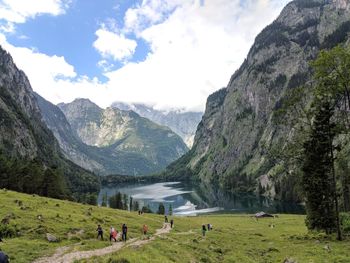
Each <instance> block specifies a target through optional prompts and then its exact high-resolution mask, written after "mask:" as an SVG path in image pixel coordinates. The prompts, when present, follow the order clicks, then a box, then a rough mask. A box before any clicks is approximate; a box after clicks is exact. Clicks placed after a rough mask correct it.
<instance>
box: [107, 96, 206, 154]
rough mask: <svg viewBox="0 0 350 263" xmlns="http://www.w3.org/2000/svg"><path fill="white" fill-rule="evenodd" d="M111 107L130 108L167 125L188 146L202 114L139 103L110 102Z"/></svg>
mask: <svg viewBox="0 0 350 263" xmlns="http://www.w3.org/2000/svg"><path fill="white" fill-rule="evenodd" d="M112 107H114V108H118V109H121V110H128V111H129V110H132V111H134V112H136V113H138V114H139V115H140V116H142V117H145V118H147V119H150V120H151V121H154V122H155V123H158V124H160V125H163V126H167V127H169V128H170V129H172V130H173V131H174V132H175V133H176V134H178V135H180V136H181V138H182V139H183V140H184V142H185V143H186V145H187V146H188V147H189V148H191V147H192V145H193V139H194V134H195V132H196V129H197V125H198V123H199V122H200V121H201V119H202V116H203V112H182V111H180V110H170V111H160V110H156V109H154V108H153V107H149V106H147V105H145V104H140V103H133V104H127V103H123V102H115V103H113V104H112Z"/></svg>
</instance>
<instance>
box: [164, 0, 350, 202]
mask: <svg viewBox="0 0 350 263" xmlns="http://www.w3.org/2000/svg"><path fill="white" fill-rule="evenodd" d="M348 6H349V1H345V0H336V1H333V0H329V1H324V0H313V1H310V0H297V1H293V2H291V3H289V4H288V5H287V6H286V7H285V8H284V10H283V11H282V13H281V14H280V16H279V17H278V18H277V19H276V20H275V21H274V22H273V23H272V24H271V25H269V26H268V27H266V28H265V29H264V30H263V31H262V32H261V33H260V34H259V35H258V36H257V37H256V40H255V43H254V45H253V46H252V48H251V50H250V52H249V54H248V56H247V58H246V60H245V61H244V63H243V64H242V66H241V67H240V69H239V70H237V71H236V72H235V73H234V74H233V76H232V77H231V79H230V81H229V84H228V86H227V88H225V89H223V90H220V91H218V92H216V93H214V94H212V95H211V96H209V98H208V101H207V105H206V111H205V114H204V116H203V119H202V121H201V123H200V124H199V126H198V129H197V132H196V136H195V141H194V145H193V148H192V150H191V151H190V152H189V153H188V154H187V155H186V156H184V157H183V158H181V159H180V160H179V161H178V162H175V163H173V164H172V165H171V166H169V167H168V169H167V171H166V175H167V176H171V175H172V174H178V169H179V167H186V170H184V171H185V173H186V174H187V175H188V176H193V177H194V178H197V179H200V180H201V181H202V182H205V183H207V184H215V185H216V184H219V185H220V186H221V187H223V188H226V189H228V190H231V191H241V192H253V191H255V190H257V188H258V185H259V182H258V180H257V179H258V178H261V179H262V180H263V181H264V184H265V185H269V187H270V188H271V187H273V185H274V184H275V183H276V182H277V181H278V180H279V178H281V176H282V175H281V174H280V173H279V170H280V169H279V167H278V166H276V165H275V164H274V163H273V162H271V160H270V159H269V157H268V154H267V153H268V151H269V149H271V147H273V146H276V145H281V147H282V146H283V142H284V141H285V138H286V136H288V134H289V131H285V130H283V128H281V127H280V126H276V125H275V124H274V122H273V121H272V118H273V115H274V112H275V111H276V110H277V109H278V108H279V107H280V105H281V101H282V100H283V98H284V96H285V93H286V91H287V90H288V89H293V88H295V87H297V86H300V85H301V84H304V83H305V82H306V81H307V80H308V79H309V77H310V67H309V61H310V60H312V59H315V58H316V56H317V54H318V52H319V51H320V49H322V48H332V47H334V46H336V45H337V44H339V43H342V42H346V41H348V38H349V33H350V11H349V8H348ZM340 9H341V10H340ZM286 121H288V120H286ZM277 190H278V189H277ZM272 192H273V193H274V194H276V195H278V194H281V193H278V191H272ZM275 192H276V193H275Z"/></svg>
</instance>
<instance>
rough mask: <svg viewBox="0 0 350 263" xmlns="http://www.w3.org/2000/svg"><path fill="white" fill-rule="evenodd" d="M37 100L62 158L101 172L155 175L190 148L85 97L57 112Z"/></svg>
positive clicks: (165, 130)
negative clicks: (102, 107)
mask: <svg viewBox="0 0 350 263" xmlns="http://www.w3.org/2000/svg"><path fill="white" fill-rule="evenodd" d="M39 101H40V102H41V103H39V105H40V107H41V109H42V112H43V115H44V120H45V122H46V123H47V125H48V126H49V128H50V129H51V130H52V131H53V132H54V134H55V136H56V138H57V139H58V141H59V143H60V146H61V148H62V149H63V151H64V153H65V155H66V156H67V157H68V158H69V159H71V160H72V161H73V162H75V163H77V164H79V165H81V166H83V167H84V168H86V169H90V170H93V171H95V172H98V173H100V174H104V175H105V174H126V175H134V174H135V175H146V174H151V173H155V172H159V171H160V170H162V169H164V168H165V167H166V166H167V165H168V164H169V163H171V162H173V161H174V160H176V159H177V158H179V157H180V156H182V155H183V154H184V153H185V152H187V150H188V148H187V146H186V145H185V144H184V143H183V141H182V140H181V138H180V137H179V136H178V135H176V134H175V133H174V132H172V131H171V130H170V129H169V128H167V127H164V126H160V125H158V124H155V123H153V122H152V121H150V120H148V119H146V118H142V117H140V116H139V115H138V114H137V113H135V112H133V111H122V110H119V109H115V108H107V109H106V110H103V109H101V108H99V107H98V106H97V105H96V104H94V103H92V102H91V101H89V100H86V99H76V100H75V101H73V102H72V103H69V104H59V105H58V106H59V108H58V107H56V106H54V105H52V104H51V103H49V102H47V101H44V100H43V99H39ZM61 110H62V112H63V113H62V112H61Z"/></svg>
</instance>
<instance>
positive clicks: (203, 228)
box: [202, 225, 207, 237]
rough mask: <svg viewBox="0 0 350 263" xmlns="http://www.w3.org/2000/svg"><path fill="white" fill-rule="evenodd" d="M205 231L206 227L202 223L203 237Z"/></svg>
mask: <svg viewBox="0 0 350 263" xmlns="http://www.w3.org/2000/svg"><path fill="white" fill-rule="evenodd" d="M206 232H207V228H206V227H205V225H202V235H203V236H204V237H205V233H206Z"/></svg>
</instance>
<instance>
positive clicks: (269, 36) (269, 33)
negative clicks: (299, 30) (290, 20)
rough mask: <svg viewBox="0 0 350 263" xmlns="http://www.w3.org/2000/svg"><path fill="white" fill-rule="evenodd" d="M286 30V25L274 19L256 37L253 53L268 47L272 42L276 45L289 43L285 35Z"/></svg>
mask: <svg viewBox="0 0 350 263" xmlns="http://www.w3.org/2000/svg"><path fill="white" fill-rule="evenodd" d="M287 31H288V27H286V26H284V25H283V24H282V23H279V22H276V21H275V22H273V23H272V24H271V25H269V26H267V27H266V28H265V29H264V30H263V31H262V32H261V33H260V34H259V35H258V36H257V37H256V39H255V47H254V49H253V50H252V51H253V54H256V53H257V52H258V51H259V50H261V49H264V48H268V47H270V46H271V45H272V44H275V46H276V47H281V46H288V45H290V43H289V39H288V38H287V37H286V35H285V32H287Z"/></svg>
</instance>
